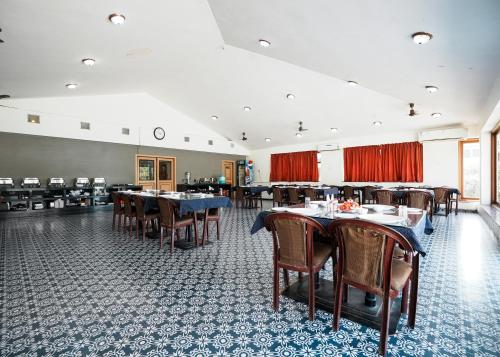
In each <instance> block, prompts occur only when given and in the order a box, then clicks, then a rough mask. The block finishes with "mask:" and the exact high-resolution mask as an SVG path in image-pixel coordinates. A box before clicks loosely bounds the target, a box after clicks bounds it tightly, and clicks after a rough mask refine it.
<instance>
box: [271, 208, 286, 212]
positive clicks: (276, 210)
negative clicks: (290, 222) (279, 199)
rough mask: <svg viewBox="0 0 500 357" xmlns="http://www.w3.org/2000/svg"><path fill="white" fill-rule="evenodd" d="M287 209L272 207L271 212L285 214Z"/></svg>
mask: <svg viewBox="0 0 500 357" xmlns="http://www.w3.org/2000/svg"><path fill="white" fill-rule="evenodd" d="M287 209H288V208H287V207H273V208H271V211H274V212H285V211H286V210H287Z"/></svg>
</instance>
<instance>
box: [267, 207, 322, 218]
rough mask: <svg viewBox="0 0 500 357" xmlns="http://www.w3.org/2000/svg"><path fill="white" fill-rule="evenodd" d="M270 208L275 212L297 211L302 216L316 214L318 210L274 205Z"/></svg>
mask: <svg viewBox="0 0 500 357" xmlns="http://www.w3.org/2000/svg"><path fill="white" fill-rule="evenodd" d="M272 210H273V211H275V212H290V213H297V214H301V215H304V216H317V215H318V214H319V211H318V210H317V209H313V208H291V207H274V208H272Z"/></svg>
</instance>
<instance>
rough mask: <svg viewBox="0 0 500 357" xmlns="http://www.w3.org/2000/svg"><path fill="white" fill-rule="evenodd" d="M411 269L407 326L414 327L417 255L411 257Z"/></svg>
mask: <svg viewBox="0 0 500 357" xmlns="http://www.w3.org/2000/svg"><path fill="white" fill-rule="evenodd" d="M412 268H413V271H412V273H411V285H410V308H409V312H408V326H409V327H410V328H415V320H416V316H417V294H418V271H419V256H418V255H416V256H414V257H413V264H412Z"/></svg>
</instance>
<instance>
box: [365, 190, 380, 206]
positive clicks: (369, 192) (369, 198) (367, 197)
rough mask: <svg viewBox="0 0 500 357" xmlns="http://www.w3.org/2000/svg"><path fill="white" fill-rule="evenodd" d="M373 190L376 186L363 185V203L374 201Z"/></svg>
mask: <svg viewBox="0 0 500 357" xmlns="http://www.w3.org/2000/svg"><path fill="white" fill-rule="evenodd" d="M375 190H377V187H375V186H365V187H363V204H366V203H375V197H374V196H373V192H374V191H375Z"/></svg>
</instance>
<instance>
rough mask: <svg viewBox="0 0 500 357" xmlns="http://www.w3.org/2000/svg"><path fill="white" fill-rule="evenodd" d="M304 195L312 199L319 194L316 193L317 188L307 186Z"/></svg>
mask: <svg viewBox="0 0 500 357" xmlns="http://www.w3.org/2000/svg"><path fill="white" fill-rule="evenodd" d="M304 195H305V196H306V197H309V198H310V199H311V200H313V201H314V200H316V199H317V198H318V195H317V194H316V190H315V189H314V188H312V187H307V188H305V189H304Z"/></svg>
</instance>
